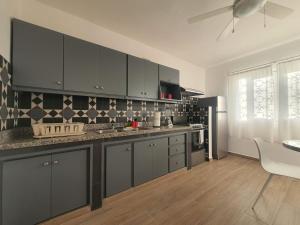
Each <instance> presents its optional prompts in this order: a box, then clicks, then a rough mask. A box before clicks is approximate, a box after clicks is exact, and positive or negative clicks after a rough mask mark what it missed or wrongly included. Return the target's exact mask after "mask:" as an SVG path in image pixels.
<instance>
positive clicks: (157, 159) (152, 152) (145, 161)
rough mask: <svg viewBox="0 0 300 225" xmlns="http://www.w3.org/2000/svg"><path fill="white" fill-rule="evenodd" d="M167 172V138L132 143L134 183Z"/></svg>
mask: <svg viewBox="0 0 300 225" xmlns="http://www.w3.org/2000/svg"><path fill="white" fill-rule="evenodd" d="M167 173H168V138H159V139H154V140H150V141H143V142H136V143H134V185H139V184H142V183H145V182H147V181H149V180H152V179H154V178H156V177H159V176H162V175H164V174H167Z"/></svg>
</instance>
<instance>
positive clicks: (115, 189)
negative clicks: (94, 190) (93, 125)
mask: <svg viewBox="0 0 300 225" xmlns="http://www.w3.org/2000/svg"><path fill="white" fill-rule="evenodd" d="M105 158H106V172H105V178H106V179H105V180H106V182H105V184H106V186H105V190H106V191H105V192H106V194H105V195H106V197H109V196H111V195H113V194H116V193H119V192H121V191H124V190H126V189H128V188H130V187H131V184H132V160H131V158H132V150H131V144H119V145H113V146H107V147H106V148H105Z"/></svg>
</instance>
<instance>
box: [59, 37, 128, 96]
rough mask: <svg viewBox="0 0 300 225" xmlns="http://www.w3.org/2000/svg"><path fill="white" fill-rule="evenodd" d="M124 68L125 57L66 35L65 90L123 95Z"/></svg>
mask: <svg viewBox="0 0 300 225" xmlns="http://www.w3.org/2000/svg"><path fill="white" fill-rule="evenodd" d="M126 69H127V67H126V54H124V53H121V52H117V51H114V50H112V49H108V48H105V47H101V46H98V45H96V44H92V43H90V42H87V41H83V40H80V39H77V38H73V37H70V36H67V35H65V37H64V89H65V90H67V91H75V92H83V93H94V94H96V95H97V94H100V95H120V96H125V95H126V81H127V80H126Z"/></svg>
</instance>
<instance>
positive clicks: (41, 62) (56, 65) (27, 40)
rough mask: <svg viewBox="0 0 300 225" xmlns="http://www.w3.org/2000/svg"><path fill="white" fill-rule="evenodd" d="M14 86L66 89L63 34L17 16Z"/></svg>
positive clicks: (14, 35)
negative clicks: (18, 18)
mask: <svg viewBox="0 0 300 225" xmlns="http://www.w3.org/2000/svg"><path fill="white" fill-rule="evenodd" d="M12 31H13V36H12V66H13V86H14V88H16V89H18V90H22V88H32V89H50V90H51V89H52V90H62V89H63V35H62V34H60V33H57V32H54V31H51V30H48V29H45V28H42V27H38V26H36V25H33V24H29V23H26V22H23V21H20V20H17V19H14V20H13V22H12Z"/></svg>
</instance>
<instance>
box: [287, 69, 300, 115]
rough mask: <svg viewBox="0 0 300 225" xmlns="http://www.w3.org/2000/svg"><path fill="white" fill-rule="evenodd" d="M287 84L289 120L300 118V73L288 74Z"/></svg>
mask: <svg viewBox="0 0 300 225" xmlns="http://www.w3.org/2000/svg"><path fill="white" fill-rule="evenodd" d="M287 82H288V114H289V118H290V119H295V118H300V71H299V72H294V73H288V74H287Z"/></svg>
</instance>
